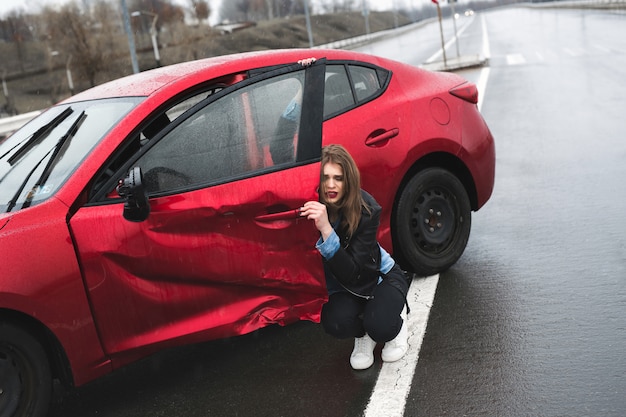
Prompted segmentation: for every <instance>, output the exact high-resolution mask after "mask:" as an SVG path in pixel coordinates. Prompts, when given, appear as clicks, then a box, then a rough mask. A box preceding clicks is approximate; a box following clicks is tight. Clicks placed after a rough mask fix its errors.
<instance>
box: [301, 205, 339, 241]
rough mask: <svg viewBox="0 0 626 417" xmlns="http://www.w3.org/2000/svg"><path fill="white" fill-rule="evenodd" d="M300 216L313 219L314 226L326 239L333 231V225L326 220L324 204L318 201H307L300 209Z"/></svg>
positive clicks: (326, 214)
mask: <svg viewBox="0 0 626 417" xmlns="http://www.w3.org/2000/svg"><path fill="white" fill-rule="evenodd" d="M300 216H302V217H306V218H307V219H308V220H313V222H314V223H315V227H316V228H317V230H319V232H320V234H321V235H322V239H324V240H326V239H327V238H328V237H329V236H330V235H331V234H332V232H333V227H332V226H331V224H330V221H329V220H328V213H327V212H326V206H325V205H324V204H322V203H320V202H319V201H307V202H306V203H304V206H302V208H301V209H300Z"/></svg>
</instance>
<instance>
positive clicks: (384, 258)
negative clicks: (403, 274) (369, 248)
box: [378, 245, 396, 274]
mask: <svg viewBox="0 0 626 417" xmlns="http://www.w3.org/2000/svg"><path fill="white" fill-rule="evenodd" d="M378 246H379V247H380V272H382V273H383V274H386V273H387V272H389V271H391V268H393V266H394V265H395V264H396V261H394V260H393V258H392V257H391V255H389V253H388V252H387V251H386V250H385V249H383V247H382V246H380V245H378Z"/></svg>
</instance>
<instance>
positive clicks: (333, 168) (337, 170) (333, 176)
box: [322, 162, 345, 204]
mask: <svg viewBox="0 0 626 417" xmlns="http://www.w3.org/2000/svg"><path fill="white" fill-rule="evenodd" d="M323 181H324V184H323V187H322V188H323V190H324V200H325V201H326V202H328V203H333V204H337V203H339V202H340V201H341V199H342V198H343V195H344V191H345V190H344V177H343V169H342V168H341V165H337V164H335V163H334V162H327V163H326V165H324V176H323Z"/></svg>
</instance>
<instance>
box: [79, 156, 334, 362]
mask: <svg viewBox="0 0 626 417" xmlns="http://www.w3.org/2000/svg"><path fill="white" fill-rule="evenodd" d="M285 174H286V173H285V172H277V173H273V174H270V175H267V176H262V177H256V178H252V179H249V180H244V181H240V182H237V183H231V184H224V185H220V186H216V187H212V188H209V189H203V190H199V191H192V192H188V193H182V194H178V195H175V196H167V197H161V198H155V199H152V200H151V202H150V204H151V212H150V217H149V218H148V220H146V221H145V222H141V223H133V222H129V221H126V220H125V219H124V218H122V216H121V215H120V213H121V211H122V207H121V203H118V204H112V205H106V206H100V207H85V208H81V209H80V210H79V211H78V212H77V213H76V214H75V215H74V216H73V217H72V220H71V222H70V226H71V229H72V233H73V236H74V239H75V242H76V246H77V248H78V253H79V254H80V260H81V265H82V267H83V274H84V278H85V282H86V286H87V289H88V292H89V297H90V300H91V303H92V305H93V307H94V315H95V317H96V322H97V323H98V329H99V332H100V334H101V335H102V340H103V344H104V348H105V351H106V352H107V353H108V354H111V355H115V354H117V353H120V352H123V351H125V350H127V349H129V348H137V347H141V346H146V345H150V344H154V343H161V342H164V341H167V340H170V339H176V338H179V337H182V336H185V335H188V334H193V333H203V337H205V338H221V337H228V336H234V335H237V334H244V333H249V332H251V331H253V330H256V329H258V328H260V327H263V326H266V325H268V324H276V323H278V324H282V325H285V324H288V323H291V322H293V321H296V320H312V321H318V320H319V311H320V307H321V304H322V303H323V302H324V300H325V297H326V291H325V287H324V282H323V281H322V280H323V273H322V266H321V260H320V258H319V255H318V254H317V253H316V251H315V248H314V247H313V245H312V244H311V242H315V240H316V239H317V234H316V232H315V228H314V227H312V225H311V224H310V222H307V221H306V220H304V219H299V218H298V219H297V218H296V217H295V216H293V219H291V220H281V219H278V220H270V221H265V220H261V221H259V220H257V217H259V216H262V215H264V214H267V213H271V212H280V211H288V210H290V209H293V208H298V207H300V206H301V205H302V204H303V203H304V202H305V201H306V200H308V199H316V198H317V195H316V187H317V178H318V176H319V164H309V165H305V166H302V167H297V168H294V169H293V170H292V172H290V173H289V174H288V175H285ZM112 304H114V305H115V306H116V308H110V306H111V305H112ZM148 317H149V319H147V318H148Z"/></svg>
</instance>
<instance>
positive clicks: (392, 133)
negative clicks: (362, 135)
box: [365, 127, 400, 147]
mask: <svg viewBox="0 0 626 417" xmlns="http://www.w3.org/2000/svg"><path fill="white" fill-rule="evenodd" d="M398 133H400V129H398V128H397V127H394V128H393V129H389V130H383V129H378V130H375V131H374V132H373V133H372V134H371V135H369V136H368V137H367V139H365V144H366V145H367V146H373V147H377V146H383V145H384V144H385V143H386V142H387V141H388V140H389V139H392V138H394V137H396V136H398Z"/></svg>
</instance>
